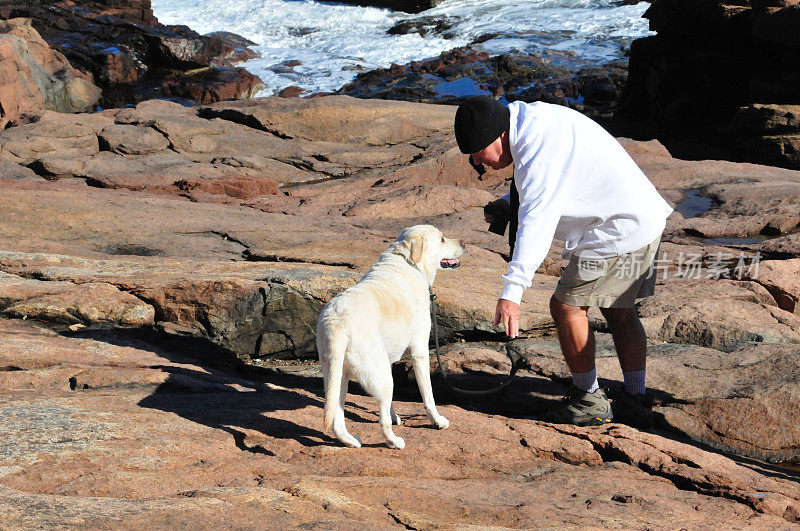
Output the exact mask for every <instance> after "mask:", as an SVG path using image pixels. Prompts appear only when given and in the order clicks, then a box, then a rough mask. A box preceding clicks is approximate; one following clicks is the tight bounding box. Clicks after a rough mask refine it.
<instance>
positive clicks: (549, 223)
mask: <svg viewBox="0 0 800 531" xmlns="http://www.w3.org/2000/svg"><path fill="white" fill-rule="evenodd" d="M516 173H517V175H519V176H520V178H519V179H518V180H517V181H516V184H517V189H518V190H519V228H518V229H517V239H516V244H515V246H514V256H513V257H512V260H511V262H510V263H509V264H508V271H507V272H506V274H505V275H503V277H502V281H503V291H502V293H501V295H500V300H498V302H497V307H496V308H495V325H497V324H499V323H500V322H501V321H502V323H503V328H504V330H505V332H506V334H507V335H508V336H509V337H512V338H513V337H516V335H517V333H518V330H519V313H520V310H519V304H520V301H521V300H522V293H523V291H525V289H527V288H529V287H530V285H531V283H532V281H533V276H534V274H535V273H536V269H537V268H538V267H539V266H540V265H541V264H542V262H543V261H544V259H545V257H546V256H547V253H548V251H549V250H550V245H551V243H552V242H553V236H554V235H555V231H556V226H557V225H558V221H559V220H560V219H561V213H562V203H561V197H562V195H563V194H562V188H561V184H562V183H561V180H560V177H561V172H560V171H554V170H553V169H552V168H551V167H549V166H544V165H537V166H536V167H529V168H522V169H521V171H517V172H516Z"/></svg>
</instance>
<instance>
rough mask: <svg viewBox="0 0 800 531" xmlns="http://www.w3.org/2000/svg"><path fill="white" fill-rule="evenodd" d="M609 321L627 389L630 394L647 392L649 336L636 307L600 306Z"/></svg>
mask: <svg viewBox="0 0 800 531" xmlns="http://www.w3.org/2000/svg"><path fill="white" fill-rule="evenodd" d="M600 312H601V313H602V314H603V317H605V318H606V321H607V322H608V327H609V329H610V330H611V336H612V337H613V338H614V347H615V348H616V351H617V357H618V358H619V364H620V366H621V367H622V375H623V377H624V379H625V391H626V392H627V393H628V394H629V395H643V394H645V369H646V366H647V336H646V335H645V333H644V328H643V327H642V323H641V321H639V315H638V314H637V313H636V309H635V308H600Z"/></svg>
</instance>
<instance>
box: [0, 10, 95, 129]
mask: <svg viewBox="0 0 800 531" xmlns="http://www.w3.org/2000/svg"><path fill="white" fill-rule="evenodd" d="M99 99H100V89H99V88H98V87H96V86H94V85H93V84H92V82H91V80H90V79H89V78H88V76H86V75H85V74H83V73H81V72H80V71H78V70H76V69H74V68H72V66H70V64H69V61H68V60H67V59H66V58H65V57H64V56H63V55H62V54H61V53H59V52H57V51H54V50H52V49H51V48H50V46H48V44H47V43H46V42H45V41H44V40H43V39H42V38H41V36H39V34H38V33H37V32H36V30H35V29H33V27H32V26H31V21H30V20H28V19H22V18H15V19H11V20H0V129H4V128H5V126H6V125H7V124H8V123H9V122H14V121H16V120H18V119H19V118H20V116H21V115H23V114H25V113H35V112H39V111H42V110H43V109H49V110H53V111H59V112H78V111H84V110H86V109H89V108H91V107H93V106H94V105H95V104H96V103H97V101H98V100H99Z"/></svg>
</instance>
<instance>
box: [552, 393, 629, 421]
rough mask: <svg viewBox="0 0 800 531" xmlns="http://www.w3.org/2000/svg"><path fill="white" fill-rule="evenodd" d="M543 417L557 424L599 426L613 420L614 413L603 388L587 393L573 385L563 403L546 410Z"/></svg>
mask: <svg viewBox="0 0 800 531" xmlns="http://www.w3.org/2000/svg"><path fill="white" fill-rule="evenodd" d="M543 418H544V420H545V421H547V422H553V423H555V424H574V425H576V426H597V425H598V424H605V423H606V422H611V419H612V418H614V415H613V413H612V412H611V402H609V401H608V397H607V396H606V393H605V392H604V391H603V390H602V389H598V390H597V391H595V392H594V393H587V392H586V391H582V390H580V389H578V388H577V387H575V386H574V385H572V386H570V388H569V391H568V392H567V395H566V396H565V397H564V398H562V399H561V403H560V404H559V405H558V406H556V407H555V408H553V409H551V410H550V411H548V412H546V413H545V414H544V416H543Z"/></svg>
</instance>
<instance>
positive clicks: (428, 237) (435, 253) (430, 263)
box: [390, 225, 466, 283]
mask: <svg viewBox="0 0 800 531" xmlns="http://www.w3.org/2000/svg"><path fill="white" fill-rule="evenodd" d="M390 249H391V251H392V252H394V253H396V254H399V255H401V256H402V257H403V258H405V259H406V261H407V262H408V263H410V264H413V265H414V266H416V267H417V268H419V269H420V270H421V271H422V272H423V273H425V275H426V276H427V277H428V281H429V282H430V283H432V282H433V279H434V277H435V276H436V271H438V270H439V269H443V268H444V269H454V268H456V267H458V266H459V261H458V257H459V256H461V255H462V254H464V251H465V250H466V249H465V248H464V242H462V241H459V240H454V239H452V238H445V237H444V235H443V234H442V231H440V230H439V229H437V228H436V227H433V226H431V225H414V226H413V227H408V228H406V229H405V230H403V232H402V233H401V234H400V237H398V238H397V240H395V241H394V242H393V243H392V245H391V247H390Z"/></svg>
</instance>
